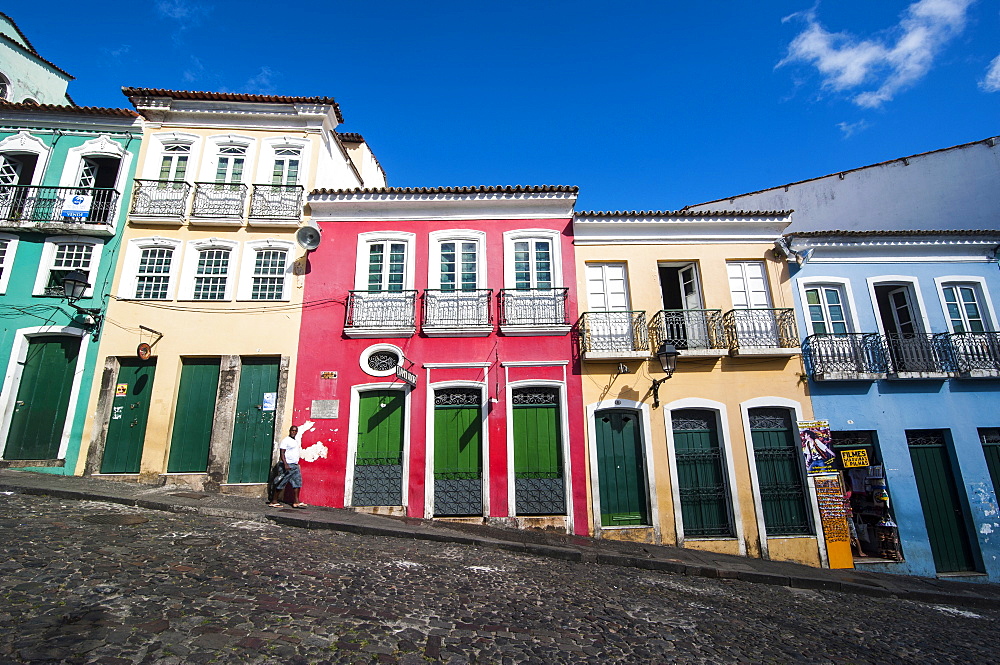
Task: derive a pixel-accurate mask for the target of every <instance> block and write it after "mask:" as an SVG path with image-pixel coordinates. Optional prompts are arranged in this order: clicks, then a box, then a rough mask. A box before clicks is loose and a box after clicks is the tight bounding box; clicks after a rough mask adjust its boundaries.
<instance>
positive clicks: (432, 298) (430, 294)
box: [423, 289, 493, 328]
mask: <svg viewBox="0 0 1000 665" xmlns="http://www.w3.org/2000/svg"><path fill="white" fill-rule="evenodd" d="M492 296H493V290H492V289H462V290H450V291H449V290H445V289H427V290H425V291H424V307H423V325H424V326H428V327H449V328H473V327H484V326H489V325H492V324H493V317H492V316H491V311H490V309H491V308H490V301H491V299H492Z"/></svg>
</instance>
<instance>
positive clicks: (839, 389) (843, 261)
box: [778, 231, 1000, 582]
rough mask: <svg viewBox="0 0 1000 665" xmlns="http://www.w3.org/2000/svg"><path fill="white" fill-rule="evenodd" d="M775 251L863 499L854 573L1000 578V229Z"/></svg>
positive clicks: (869, 235) (790, 240)
mask: <svg viewBox="0 0 1000 665" xmlns="http://www.w3.org/2000/svg"><path fill="white" fill-rule="evenodd" d="M778 244H779V246H780V248H781V249H783V250H784V251H785V252H786V253H787V255H788V257H789V261H790V262H791V264H792V265H791V267H792V271H791V272H792V279H793V285H794V286H793V292H794V297H795V304H796V311H797V315H798V319H799V321H798V323H799V328H800V332H801V334H802V339H803V361H804V367H805V372H806V375H807V377H808V381H809V390H810V394H811V399H812V403H813V411H814V414H815V417H816V418H817V419H824V420H828V421H829V423H830V428H831V430H832V434H833V441H832V442H833V447H834V450H835V451H836V452H838V455H837V463H838V465H840V466H841V467H842V469H841V470H842V472H843V475H844V478H845V481H846V484H847V489H849V490H851V491H852V494H851V496H850V503H851V507H852V512H853V521H854V525H855V527H856V529H857V532H858V541H859V542H858V543H857V545H858V549H857V551H856V556H855V563H856V565H857V566H858V567H861V568H863V569H864V570H873V571H880V572H894V573H903V574H912V575H921V576H929V577H934V576H949V577H960V578H963V579H968V580H969V581H993V582H996V581H1000V558H998V557H1000V511H998V504H997V492H996V489H995V488H996V487H997V486H1000V454H998V453H1000V332H998V331H1000V326H998V320H997V310H996V304H1000V270H998V264H997V251H998V247H1000V231H951V232H949V231H934V232H920V231H854V232H836V231H833V232H824V231H806V232H798V233H791V234H788V235H786V236H785V237H784V238H783V239H782V241H780V242H779V243H778ZM844 451H864V452H863V453H858V452H854V453H849V454H848V455H847V456H846V458H852V457H854V458H856V459H867V464H862V465H859V466H857V467H851V466H849V463H848V462H844V461H843V460H844V459H845V456H844V455H843V452H844ZM861 555H863V556H861Z"/></svg>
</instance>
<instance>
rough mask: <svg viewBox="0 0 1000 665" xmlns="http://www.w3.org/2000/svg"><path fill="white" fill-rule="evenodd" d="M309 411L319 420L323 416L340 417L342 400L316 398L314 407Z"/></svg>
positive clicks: (313, 402)
mask: <svg viewBox="0 0 1000 665" xmlns="http://www.w3.org/2000/svg"><path fill="white" fill-rule="evenodd" d="M309 411H310V415H311V416H312V417H313V418H315V419H317V420H318V419H321V418H339V417H340V400H339V399H314V400H313V401H312V408H311V409H310V410H309Z"/></svg>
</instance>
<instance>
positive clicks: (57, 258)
mask: <svg viewBox="0 0 1000 665" xmlns="http://www.w3.org/2000/svg"><path fill="white" fill-rule="evenodd" d="M103 247H104V242H103V241H102V240H100V239H98V238H89V237H83V236H54V237H50V238H46V239H45V245H44V246H43V248H42V260H41V263H40V265H39V270H38V275H37V276H36V278H35V288H34V290H33V291H32V293H33V294H34V295H36V296H62V295H63V286H62V281H63V279H64V278H65V277H66V275H68V274H69V273H71V272H73V271H74V270H78V271H80V272H82V273H83V274H84V275H86V277H87V282H89V283H90V285H91V286H90V288H88V289H87V290H86V292H85V293H84V294H83V295H84V297H90V296H91V295H93V293H94V282H95V280H96V275H97V267H98V265H99V263H100V260H101V249H102V248H103Z"/></svg>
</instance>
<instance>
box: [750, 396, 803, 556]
mask: <svg viewBox="0 0 1000 665" xmlns="http://www.w3.org/2000/svg"><path fill="white" fill-rule="evenodd" d="M748 419H749V421H750V435H751V438H752V440H753V448H754V461H755V463H756V465H757V478H758V481H759V488H760V498H761V503H762V505H763V508H764V525H765V527H766V529H767V534H768V535H769V536H790V535H806V534H810V533H812V526H811V524H810V521H809V511H808V506H807V504H806V494H805V482H804V480H805V479H804V478H803V467H804V465H803V462H802V453H801V450H800V447H799V443H798V436H797V432H796V431H795V430H793V429H792V417H791V413H790V412H789V411H788V410H787V409H780V408H761V409H750V412H749V414H748Z"/></svg>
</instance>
